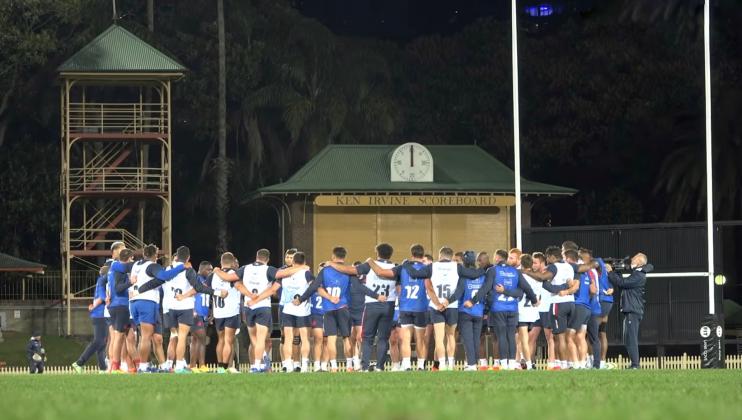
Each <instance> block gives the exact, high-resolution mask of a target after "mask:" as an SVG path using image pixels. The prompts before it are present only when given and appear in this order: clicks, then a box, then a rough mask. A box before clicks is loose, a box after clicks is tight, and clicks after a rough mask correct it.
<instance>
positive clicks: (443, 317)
mask: <svg viewBox="0 0 742 420" xmlns="http://www.w3.org/2000/svg"><path fill="white" fill-rule="evenodd" d="M428 313H430V323H431V324H440V323H442V322H445V323H446V325H456V324H458V323H459V310H458V308H446V310H445V311H443V312H441V311H439V310H436V309H432V308H431V309H428Z"/></svg>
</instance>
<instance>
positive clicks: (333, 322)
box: [324, 308, 351, 337]
mask: <svg viewBox="0 0 742 420" xmlns="http://www.w3.org/2000/svg"><path fill="white" fill-rule="evenodd" d="M350 323H351V321H350V311H348V308H340V309H336V310H334V311H327V312H325V316H324V327H325V335H326V336H340V337H350Z"/></svg>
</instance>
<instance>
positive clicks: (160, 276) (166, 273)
mask: <svg viewBox="0 0 742 420" xmlns="http://www.w3.org/2000/svg"><path fill="white" fill-rule="evenodd" d="M183 270H185V266H184V265H177V266H175V267H173V268H171V269H169V270H165V269H164V268H162V266H161V265H160V264H157V263H154V264H150V265H149V266H147V269H146V270H145V271H146V273H147V275H148V276H150V277H154V278H156V279H157V280H162V281H170V280H172V279H174V278H175V277H176V276H177V275H178V274H180V273H181V272H182V271H183Z"/></svg>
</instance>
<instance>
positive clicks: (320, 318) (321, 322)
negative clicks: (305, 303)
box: [309, 314, 325, 329]
mask: <svg viewBox="0 0 742 420" xmlns="http://www.w3.org/2000/svg"><path fill="white" fill-rule="evenodd" d="M309 326H310V327H312V328H319V329H324V328H325V316H324V314H323V315H320V314H311V315H309Z"/></svg>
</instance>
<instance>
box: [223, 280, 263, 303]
mask: <svg viewBox="0 0 742 420" xmlns="http://www.w3.org/2000/svg"><path fill="white" fill-rule="evenodd" d="M225 281H226V280H225ZM234 288H235V289H237V291H238V292H240V294H241V295H242V296H247V297H249V298H250V299H253V298H255V296H257V295H256V294H254V293H252V292H251V291H249V290H247V287H245V285H244V284H242V282H241V281H238V282H235V283H234Z"/></svg>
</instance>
